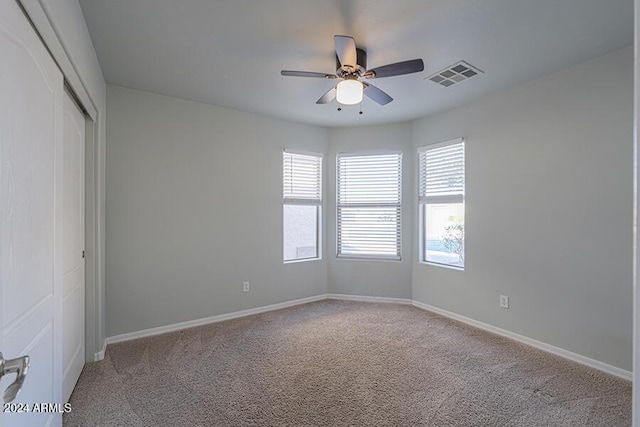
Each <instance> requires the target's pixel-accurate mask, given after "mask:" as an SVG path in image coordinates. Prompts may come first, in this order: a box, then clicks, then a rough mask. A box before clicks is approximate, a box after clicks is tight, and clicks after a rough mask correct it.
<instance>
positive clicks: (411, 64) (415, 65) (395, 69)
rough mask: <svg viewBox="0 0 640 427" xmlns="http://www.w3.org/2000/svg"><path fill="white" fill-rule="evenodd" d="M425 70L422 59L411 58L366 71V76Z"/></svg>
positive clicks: (399, 74) (390, 75)
mask: <svg viewBox="0 0 640 427" xmlns="http://www.w3.org/2000/svg"><path fill="white" fill-rule="evenodd" d="M423 70H424V62H422V59H411V60H409V61H402V62H396V63H395V64H389V65H383V66H382V67H378V68H373V69H371V70H368V71H366V72H365V73H364V76H365V77H368V78H370V79H372V78H378V79H379V78H381V77H392V76H401V75H403V74H411V73H418V72H420V71H423ZM369 74H371V75H369Z"/></svg>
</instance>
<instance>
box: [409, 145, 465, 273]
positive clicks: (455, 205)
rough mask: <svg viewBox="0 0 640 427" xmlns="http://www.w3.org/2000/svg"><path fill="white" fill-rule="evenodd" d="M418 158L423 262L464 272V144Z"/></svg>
mask: <svg viewBox="0 0 640 427" xmlns="http://www.w3.org/2000/svg"><path fill="white" fill-rule="evenodd" d="M418 155H419V175H420V176H419V180H420V182H419V188H420V190H419V203H420V222H421V224H420V229H421V233H420V234H421V236H420V241H421V243H420V245H421V250H420V254H421V255H420V256H421V261H425V262H430V263H436V264H442V265H448V266H452V267H458V268H464V140H463V139H462V138H458V139H455V140H453V141H447V142H443V143H440V144H434V145H430V146H427V147H422V148H420V149H419V150H418Z"/></svg>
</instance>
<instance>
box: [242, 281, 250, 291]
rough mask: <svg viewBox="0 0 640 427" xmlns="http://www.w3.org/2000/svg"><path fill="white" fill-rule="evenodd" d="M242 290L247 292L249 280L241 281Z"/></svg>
mask: <svg viewBox="0 0 640 427" xmlns="http://www.w3.org/2000/svg"><path fill="white" fill-rule="evenodd" d="M242 292H249V282H242Z"/></svg>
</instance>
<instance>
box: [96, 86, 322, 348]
mask: <svg viewBox="0 0 640 427" xmlns="http://www.w3.org/2000/svg"><path fill="white" fill-rule="evenodd" d="M107 108H108V111H109V121H108V124H107V134H108V136H109V144H108V147H107V165H108V170H107V212H106V221H107V230H108V235H107V259H106V280H107V294H106V298H107V304H106V306H107V334H108V336H113V335H117V334H122V333H126V332H132V331H139V330H142V329H147V328H152V327H157V326H163V325H168V324H173V323H177V322H183V321H188V320H193V319H200V318H204V317H209V316H214V315H219V314H224V313H229V312H233V311H238V310H243V309H248V308H253V307H259V306H264V305H268V304H274V303H279V302H284V301H290V300H294V299H298V298H303V297H309V296H315V295H319V294H324V293H326V283H327V279H326V275H327V268H326V262H325V261H324V260H320V261H308V262H300V263H293V264H286V265H285V264H283V261H282V148H284V147H289V148H298V149H305V150H311V151H316V152H321V153H326V151H327V141H328V131H327V130H326V129H323V128H319V127H313V126H308V125H300V124H295V123H290V122H285V121H280V120H274V119H268V118H265V117H261V116H257V115H253V114H247V113H242V112H238V111H233V110H229V109H225V108H220V107H214V106H207V105H202V104H197V103H193V102H188V101H182V100H178V99H175V98H169V97H165V96H160V95H153V94H148V93H143V92H138V91H133V90H129V89H123V88H119V87H111V86H109V87H108V92H107ZM245 280H248V281H250V282H251V291H250V292H249V293H243V292H242V282H243V281H245Z"/></svg>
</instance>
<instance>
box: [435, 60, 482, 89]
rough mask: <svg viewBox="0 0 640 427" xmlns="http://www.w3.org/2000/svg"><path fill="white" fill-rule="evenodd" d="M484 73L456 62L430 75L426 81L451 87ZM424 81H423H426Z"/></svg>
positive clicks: (465, 63) (468, 65) (464, 63)
mask: <svg viewBox="0 0 640 427" xmlns="http://www.w3.org/2000/svg"><path fill="white" fill-rule="evenodd" d="M483 73H484V72H483V71H482V70H480V69H479V68H476V67H474V66H473V65H471V64H469V63H468V62H465V61H459V62H456V63H455V64H453V65H450V66H448V67H447V68H445V69H444V70H440V71H438V72H437V73H435V74H432V75H430V76H429V77H427V78H426V79H429V80H431V81H432V82H434V83H438V84H439V85H442V86H444V87H449V86H453V85H454V84H456V83H460V82H461V81H463V80H467V79H470V78H471V77H473V76H477V75H478V74H483ZM426 79H425V80H426Z"/></svg>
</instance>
